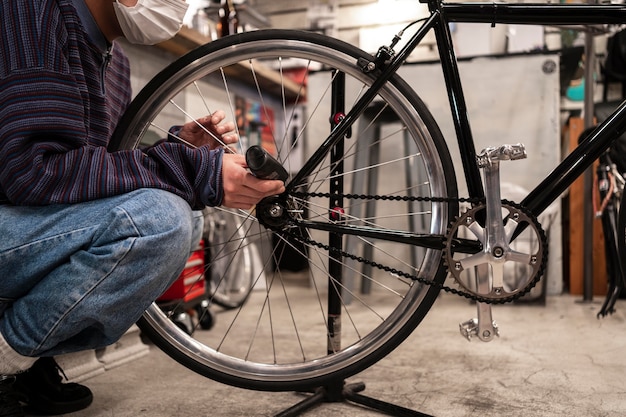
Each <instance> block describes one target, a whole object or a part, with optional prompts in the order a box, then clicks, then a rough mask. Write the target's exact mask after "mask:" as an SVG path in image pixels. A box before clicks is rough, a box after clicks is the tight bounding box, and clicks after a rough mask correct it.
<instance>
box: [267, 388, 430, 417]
mask: <svg viewBox="0 0 626 417" xmlns="http://www.w3.org/2000/svg"><path fill="white" fill-rule="evenodd" d="M363 390H365V384H364V383H363V382H356V383H352V384H346V383H345V381H340V382H338V383H332V384H330V385H328V386H325V387H320V388H318V389H317V390H315V392H314V393H313V395H311V396H310V397H308V398H306V399H304V400H302V401H300V402H299V403H296V404H295V405H293V406H291V407H290V408H288V409H286V410H284V411H282V412H280V413H278V414H276V415H275V416H274V417H292V416H298V415H300V413H303V412H305V411H307V410H310V409H311V408H313V407H315V406H317V405H319V404H321V403H324V402H327V403H336V402H352V403H355V404H357V405H361V406H364V407H366V408H370V409H373V410H377V411H380V412H382V413H384V414H387V415H390V416H396V417H432V416H430V415H429V414H424V413H420V412H419V411H414V410H411V409H409V408H405V407H402V406H399V405H395V404H392V403H388V402H385V401H381V400H377V399H375V398H371V397H368V396H365V395H362V394H359V392H361V391H363Z"/></svg>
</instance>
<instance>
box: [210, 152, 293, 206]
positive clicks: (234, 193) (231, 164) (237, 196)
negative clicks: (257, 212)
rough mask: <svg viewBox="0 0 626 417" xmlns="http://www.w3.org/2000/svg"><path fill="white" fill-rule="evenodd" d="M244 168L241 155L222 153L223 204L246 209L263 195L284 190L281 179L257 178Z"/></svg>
mask: <svg viewBox="0 0 626 417" xmlns="http://www.w3.org/2000/svg"><path fill="white" fill-rule="evenodd" d="M246 168H247V165H246V158H245V157H244V156H243V155H239V154H228V153H225V154H224V156H223V158H222V186H223V188H224V199H223V201H222V205H223V206H225V207H230V208H236V209H245V210H247V209H250V208H251V207H252V206H254V205H255V204H256V203H258V202H259V201H261V199H263V198H264V197H269V196H272V195H277V194H281V193H283V192H284V191H285V185H284V184H283V182H282V181H280V180H262V179H259V178H257V177H255V176H254V175H252V174H251V173H250V172H248V170H247V169H246Z"/></svg>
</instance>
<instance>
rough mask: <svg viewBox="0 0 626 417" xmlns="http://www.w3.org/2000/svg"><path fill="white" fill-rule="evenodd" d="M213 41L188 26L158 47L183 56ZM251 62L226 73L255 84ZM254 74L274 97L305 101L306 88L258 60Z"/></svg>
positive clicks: (261, 85)
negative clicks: (250, 67)
mask: <svg viewBox="0 0 626 417" xmlns="http://www.w3.org/2000/svg"><path fill="white" fill-rule="evenodd" d="M209 42H211V38H210V37H208V36H205V35H203V34H201V33H200V32H198V31H197V30H194V29H190V28H188V27H186V26H183V28H182V29H181V30H180V32H178V34H177V35H176V36H175V37H174V38H172V39H170V40H168V41H165V42H162V43H159V44H158V45H157V47H158V48H161V49H163V50H166V51H168V52H170V53H172V54H174V55H177V56H182V55H184V54H186V53H187V52H189V51H191V50H193V49H195V48H197V47H199V46H201V45H204V44H206V43H209ZM248 65H249V64H239V65H237V66H232V67H229V68H226V69H225V73H227V75H230V76H232V77H235V78H236V79H238V80H240V81H243V82H245V83H247V84H251V85H254V79H253V77H252V74H251V73H250V69H249V67H248ZM254 71H255V73H254V75H255V76H256V79H257V81H258V83H259V86H260V87H261V89H262V91H265V92H268V93H270V94H272V95H273V96H274V97H278V98H281V97H282V94H283V87H284V94H285V99H286V100H287V102H290V103H292V102H294V101H295V100H296V99H298V101H303V100H304V98H305V97H306V90H305V88H301V87H300V85H299V84H298V83H296V82H295V81H293V80H291V79H289V78H286V77H281V75H280V73H278V72H277V71H274V70H273V69H271V68H268V67H267V66H265V65H264V64H263V63H260V62H258V61H255V62H254Z"/></svg>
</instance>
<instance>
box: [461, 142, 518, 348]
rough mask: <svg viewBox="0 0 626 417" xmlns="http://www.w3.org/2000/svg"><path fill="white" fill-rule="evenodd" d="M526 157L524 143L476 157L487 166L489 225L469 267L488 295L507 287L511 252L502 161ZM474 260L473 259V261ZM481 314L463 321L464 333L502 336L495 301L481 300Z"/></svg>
mask: <svg viewBox="0 0 626 417" xmlns="http://www.w3.org/2000/svg"><path fill="white" fill-rule="evenodd" d="M523 158H526V151H525V149H524V145H522V144H516V145H502V146H500V147H497V148H486V149H483V151H482V152H481V153H479V154H478V155H477V157H476V159H477V163H478V167H479V168H481V169H483V171H484V178H485V205H486V219H485V228H484V230H483V231H482V234H483V236H482V238H480V236H478V237H479V239H480V240H481V242H482V243H483V251H482V252H481V253H478V254H476V255H474V256H473V257H471V258H466V263H467V266H474V272H475V279H476V290H477V292H478V293H479V294H482V295H483V296H485V297H489V296H490V295H499V294H500V293H501V292H502V291H503V288H504V269H503V264H504V262H505V261H506V256H505V255H506V254H507V253H509V252H510V248H509V239H508V238H507V233H506V231H505V228H504V219H503V218H502V200H501V197H500V161H507V160H516V159H523ZM470 259H471V260H470ZM476 304H477V310H478V317H477V318H472V319H470V320H468V321H466V322H463V323H461V324H459V330H460V332H461V334H462V335H463V336H465V337H466V338H467V339H468V340H471V338H472V337H473V336H477V337H478V338H479V339H480V340H482V341H483V342H489V341H491V340H493V338H494V337H495V336H499V330H498V325H497V324H496V322H495V321H494V320H493V317H492V314H491V304H488V303H483V302H477V303H476Z"/></svg>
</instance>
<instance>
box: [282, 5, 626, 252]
mask: <svg viewBox="0 0 626 417" xmlns="http://www.w3.org/2000/svg"><path fill="white" fill-rule="evenodd" d="M420 2H422V3H428V8H429V11H430V16H429V17H428V18H427V19H425V21H424V23H423V24H422V26H421V27H420V28H419V29H418V30H417V31H416V33H415V34H414V35H413V36H412V37H411V38H410V40H409V41H408V42H407V43H406V44H405V46H404V47H403V48H402V49H401V50H400V51H399V52H398V53H397V54H395V56H394V57H393V58H392V59H391V61H390V62H389V63H388V64H387V65H386V66H385V68H383V69H382V72H381V73H380V74H379V75H378V76H377V79H376V80H375V82H374V83H373V84H372V86H371V87H370V88H369V89H368V90H367V91H366V92H365V93H364V94H363V96H362V97H361V98H360V99H359V100H358V101H357V102H356V103H355V105H354V107H353V108H352V109H351V110H350V111H349V112H348V114H347V115H346V116H345V118H344V119H343V121H342V122H341V123H340V124H338V125H337V126H336V127H335V128H334V129H333V130H332V132H331V133H330V135H329V136H328V138H327V139H326V140H325V141H324V143H323V144H322V145H321V146H320V147H319V148H318V150H317V151H316V152H315V153H314V154H313V155H312V157H311V158H310V159H309V160H308V161H307V163H305V165H304V166H303V167H302V169H301V170H300V171H299V172H298V173H297V174H296V176H295V177H294V178H293V180H292V181H291V182H290V183H289V184H288V185H287V190H288V191H291V190H293V189H294V188H295V186H296V185H297V184H300V183H301V182H302V181H303V180H304V179H305V178H306V177H307V176H309V175H310V174H311V173H312V172H313V170H314V169H315V168H316V167H317V166H318V165H319V164H320V163H321V162H322V160H323V159H324V158H325V157H326V155H327V154H328V152H329V151H330V149H332V147H333V146H334V145H335V144H337V143H338V142H339V141H340V140H341V139H342V138H343V136H344V135H345V134H346V133H347V132H348V129H350V128H351V126H352V124H354V122H355V121H356V119H357V118H358V117H359V116H360V115H361V113H362V112H363V111H364V110H365V109H366V108H367V106H368V105H369V104H370V103H371V102H372V101H373V99H374V98H375V97H376V95H377V93H378V91H379V90H380V89H381V88H382V86H383V85H384V84H385V83H386V82H387V81H388V80H389V79H390V78H391V77H392V76H393V75H394V74H395V72H396V71H397V70H398V68H399V67H400V66H401V65H402V64H403V63H404V62H405V60H406V58H407V57H408V56H409V55H410V54H411V52H412V51H413V50H414V49H415V48H416V47H417V46H418V45H419V43H420V42H421V40H422V39H423V38H424V36H426V34H427V33H428V32H429V31H430V30H434V33H435V37H436V41H437V46H438V52H439V58H440V61H441V67H442V71H443V76H444V79H445V82H446V87H447V91H448V99H449V101H450V109H451V111H452V119H453V124H454V127H455V131H456V135H457V142H458V146H459V150H460V155H461V161H462V166H463V172H464V175H465V179H466V183H467V188H468V193H469V196H470V197H483V196H484V191H483V187H482V180H481V176H480V172H479V169H478V166H477V164H476V150H475V148H474V140H473V137H472V131H471V128H470V123H469V118H468V114H467V106H466V102H465V98H464V95H463V88H462V85H461V79H460V76H459V70H458V65H457V60H456V56H455V54H454V47H453V43H452V37H451V34H450V29H449V25H448V23H449V22H467V23H486V24H491V25H492V26H493V25H496V24H504V23H510V24H529V25H543V26H562V25H595V24H620V23H625V22H626V6H623V5H588V4H562V5H561V4H543V3H541V4H534V3H532V4H531V3H526V4H505V3H443V2H441V1H439V0H420ZM625 131H626V101H625V102H623V103H622V104H621V105H620V106H619V107H618V108H617V110H616V111H615V112H614V113H613V114H612V115H611V116H610V117H608V118H607V119H606V120H605V121H604V122H603V123H601V124H600V125H598V126H597V127H596V128H595V129H594V130H593V132H592V133H591V134H590V135H589V136H588V137H587V138H586V139H585V140H584V141H583V142H581V143H580V144H579V146H578V147H577V148H576V149H574V150H573V151H572V152H571V153H570V154H569V156H567V157H566V158H565V159H564V160H563V161H562V162H561V163H560V164H559V165H558V166H557V167H556V168H555V169H554V170H553V171H552V172H551V173H550V174H549V175H548V176H547V177H546V178H545V179H544V180H543V181H542V182H541V183H540V184H539V185H538V186H537V187H535V189H533V190H532V191H531V192H530V193H529V194H528V196H527V197H526V198H525V199H524V200H523V201H522V202H521V204H522V205H524V206H525V207H526V208H528V209H529V210H530V211H531V212H532V213H533V214H534V215H536V216H537V215H539V214H540V213H541V212H542V211H543V210H545V209H546V208H547V207H548V206H549V205H550V204H551V203H552V202H553V201H555V200H556V199H557V198H558V197H559V196H560V195H561V194H562V193H563V192H564V191H565V190H567V188H568V187H569V186H570V185H571V184H572V183H573V182H574V180H576V179H577V178H578V177H579V176H580V175H582V174H583V173H584V171H585V170H586V169H587V168H588V167H589V166H591V165H592V164H593V162H594V161H595V160H596V159H598V157H599V156H600V155H601V154H602V152H604V151H605V150H606V149H607V148H608V147H609V146H610V145H611V143H612V142H613V141H614V140H615V139H617V138H618V137H619V136H620V135H621V134H622V133H624V132H625ZM309 223H311V222H307V227H312V228H322V226H321V225H320V227H316V226H315V225H313V224H309ZM323 227H325V228H334V227H337V226H335V225H326V226H323ZM341 229H342V230H341V233H345V234H355V233H356V234H363V233H364V231H363V230H358V231H353V230H350V228H349V227H341ZM368 231H369V233H370V234H371V235H376V236H378V237H381V238H384V239H387V240H395V241H405V242H411V243H413V244H417V245H420V246H425V247H431V248H441V246H440V243H439V242H440V241H441V240H439V239H433V236H432V235H431V236H429V237H426V236H420V235H413V234H411V233H406V232H395V234H394V233H390V232H389V231H382V230H378V229H369V230H368ZM398 234H399V235H400V236H398Z"/></svg>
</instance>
